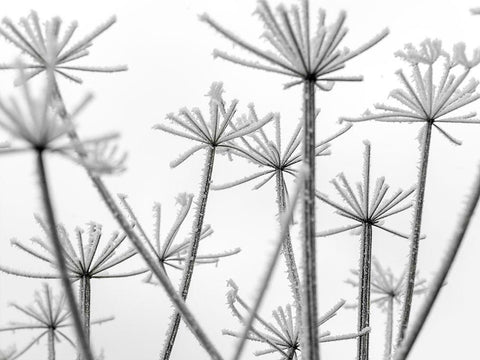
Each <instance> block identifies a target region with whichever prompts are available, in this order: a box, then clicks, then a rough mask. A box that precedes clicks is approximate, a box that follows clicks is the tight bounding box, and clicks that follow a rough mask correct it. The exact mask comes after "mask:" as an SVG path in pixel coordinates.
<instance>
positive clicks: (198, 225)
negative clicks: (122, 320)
mask: <svg viewBox="0 0 480 360" xmlns="http://www.w3.org/2000/svg"><path fill="white" fill-rule="evenodd" d="M215 150H216V149H215V147H211V148H209V149H208V152H207V157H206V159H205V167H204V170H203V178H202V183H201V185H200V186H201V187H200V196H199V200H198V205H197V206H198V208H197V211H196V214H195V220H194V223H193V232H192V234H193V237H192V241H191V243H190V247H189V249H188V256H187V262H186V264H185V268H184V269H183V277H182V281H181V283H180V294H181V296H182V299H183V300H186V299H187V295H188V290H189V288H190V282H191V281H192V275H193V268H194V266H195V260H196V258H197V251H198V244H199V242H200V237H201V235H202V227H203V219H204V217H205V210H206V207H207V200H208V193H209V191H210V184H211V182H212V174H213V164H214V162H215ZM180 320H181V315H180V313H178V311H176V312H175V315H174V317H173V320H172V322H171V323H170V325H169V327H168V330H167V340H166V343H165V347H164V349H163V352H162V354H161V358H162V359H163V360H168V359H169V358H170V355H171V353H172V349H173V345H174V343H175V338H176V337H177V333H178V328H179V326H180Z"/></svg>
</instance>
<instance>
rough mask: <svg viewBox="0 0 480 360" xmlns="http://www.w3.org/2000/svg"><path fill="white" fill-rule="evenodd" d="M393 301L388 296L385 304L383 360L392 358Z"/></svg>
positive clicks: (392, 298) (391, 297)
mask: <svg viewBox="0 0 480 360" xmlns="http://www.w3.org/2000/svg"><path fill="white" fill-rule="evenodd" d="M393 301H394V297H393V296H389V297H388V302H387V328H386V330H385V350H384V352H383V360H390V359H391V358H392V343H393Z"/></svg>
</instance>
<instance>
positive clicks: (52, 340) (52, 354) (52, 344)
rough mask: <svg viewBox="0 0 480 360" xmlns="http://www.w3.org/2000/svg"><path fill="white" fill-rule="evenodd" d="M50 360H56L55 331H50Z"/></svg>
mask: <svg viewBox="0 0 480 360" xmlns="http://www.w3.org/2000/svg"><path fill="white" fill-rule="evenodd" d="M48 360H55V334H54V330H53V329H49V330H48Z"/></svg>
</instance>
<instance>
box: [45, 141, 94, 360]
mask: <svg viewBox="0 0 480 360" xmlns="http://www.w3.org/2000/svg"><path fill="white" fill-rule="evenodd" d="M37 167H38V175H39V181H40V188H41V191H42V200H43V204H44V207H45V213H46V216H47V223H48V229H49V230H50V239H51V241H52V245H53V249H54V253H55V258H56V261H57V266H58V270H59V272H60V279H61V282H62V285H63V289H64V291H65V296H66V298H67V303H68V306H69V308H70V312H71V316H72V321H73V327H74V330H75V333H76V335H77V339H78V344H79V351H80V357H81V358H83V359H86V360H93V357H92V353H91V351H90V347H89V346H88V342H87V339H86V337H85V333H84V331H83V327H82V321H81V317H80V312H79V311H78V307H77V304H76V302H75V296H74V295H73V289H72V285H71V284H70V278H69V276H68V270H67V265H66V263H65V258H64V257H63V249H62V244H61V242H60V239H59V236H58V232H57V222H56V220H55V214H54V211H53V206H52V202H51V198H50V189H49V185H48V177H47V173H46V170H45V163H44V160H43V151H42V150H41V149H40V150H37Z"/></svg>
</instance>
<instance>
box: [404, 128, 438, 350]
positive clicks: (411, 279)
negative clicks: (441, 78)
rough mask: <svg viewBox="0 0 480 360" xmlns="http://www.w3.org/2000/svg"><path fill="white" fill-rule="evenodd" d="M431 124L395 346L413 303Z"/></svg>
mask: <svg viewBox="0 0 480 360" xmlns="http://www.w3.org/2000/svg"><path fill="white" fill-rule="evenodd" d="M432 128H433V122H432V121H430V122H428V123H427V124H426V125H425V135H424V136H425V137H424V139H423V144H422V145H423V146H422V150H421V155H420V161H421V162H420V172H419V175H418V188H417V196H416V199H415V210H414V219H413V228H412V234H411V239H410V254H409V257H408V270H407V282H406V291H405V299H404V302H403V308H402V316H401V318H400V329H399V332H398V339H397V346H400V344H401V342H402V340H403V338H404V337H405V333H406V331H407V327H408V321H409V318H410V312H411V308H412V301H413V290H414V287H415V276H416V273H417V260H418V245H419V240H420V232H421V225H422V214H423V201H424V198H425V185H426V182H427V168H428V157H429V154H430V142H431V138H432Z"/></svg>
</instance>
